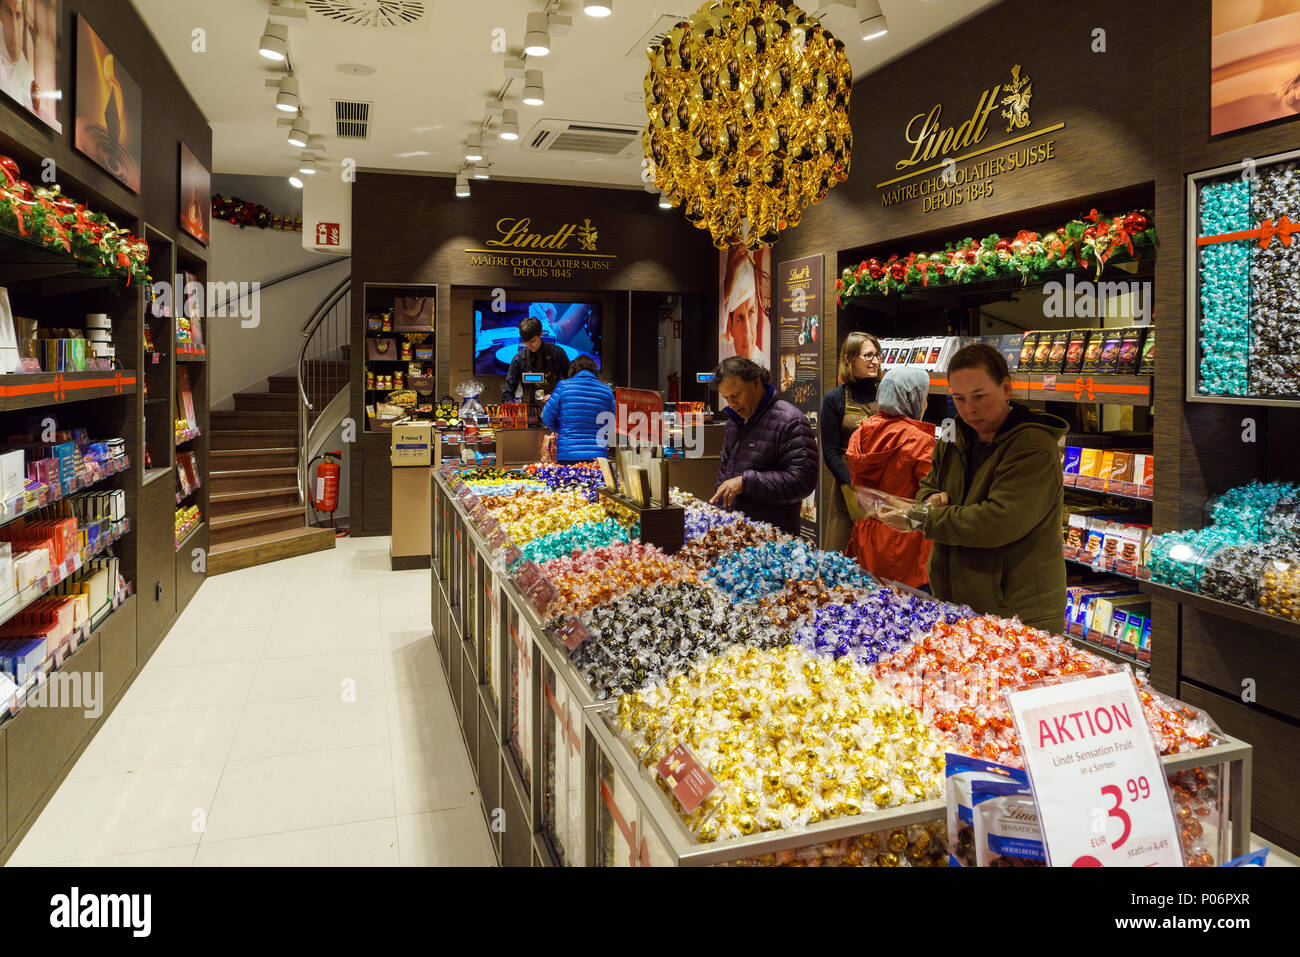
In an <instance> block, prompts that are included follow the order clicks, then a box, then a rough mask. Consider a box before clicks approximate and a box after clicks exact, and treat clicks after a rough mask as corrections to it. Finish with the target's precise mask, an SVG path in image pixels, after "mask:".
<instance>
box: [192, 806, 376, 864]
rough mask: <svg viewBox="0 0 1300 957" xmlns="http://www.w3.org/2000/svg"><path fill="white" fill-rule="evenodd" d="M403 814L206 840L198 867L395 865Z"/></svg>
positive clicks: (197, 860)
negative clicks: (294, 829) (398, 828)
mask: <svg viewBox="0 0 1300 957" xmlns="http://www.w3.org/2000/svg"><path fill="white" fill-rule="evenodd" d="M398 863H399V859H398V850H397V820H396V818H392V817H386V818H381V819H379V820H375V821H358V822H356V823H354V824H334V825H331V826H329V827H309V828H304V829H302V830H300V831H282V832H281V833H279V834H263V835H259V836H257V837H244V838H239V839H236V840H232V841H209V840H206V839H205V840H204V841H203V842H202V843H201V844H200V845H199V850H198V855H197V856H196V857H195V858H194V865H195V866H196V867H394V866H396V865H397V864H398Z"/></svg>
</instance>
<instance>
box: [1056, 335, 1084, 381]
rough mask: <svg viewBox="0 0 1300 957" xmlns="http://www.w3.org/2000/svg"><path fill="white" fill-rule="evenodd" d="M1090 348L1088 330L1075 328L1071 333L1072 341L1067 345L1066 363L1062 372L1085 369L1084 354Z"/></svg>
mask: <svg viewBox="0 0 1300 957" xmlns="http://www.w3.org/2000/svg"><path fill="white" fill-rule="evenodd" d="M1087 350H1088V330H1087V329H1075V330H1074V331H1073V332H1071V333H1070V342H1069V344H1068V345H1067V346H1066V347H1065V365H1064V366H1062V367H1061V371H1062V372H1080V371H1082V369H1083V354H1084V353H1085V352H1087Z"/></svg>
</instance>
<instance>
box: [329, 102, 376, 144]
mask: <svg viewBox="0 0 1300 957" xmlns="http://www.w3.org/2000/svg"><path fill="white" fill-rule="evenodd" d="M372 106H374V104H373V103H362V102H360V101H358V100H335V101H334V132H335V133H336V134H337V135H338V136H340V137H342V138H344V139H349V140H364V139H365V138H366V137H367V136H369V135H370V108H371V107H372Z"/></svg>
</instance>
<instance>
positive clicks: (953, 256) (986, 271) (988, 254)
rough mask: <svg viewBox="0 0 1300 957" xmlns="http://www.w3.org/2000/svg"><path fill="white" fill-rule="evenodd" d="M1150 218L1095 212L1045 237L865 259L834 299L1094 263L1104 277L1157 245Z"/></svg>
mask: <svg viewBox="0 0 1300 957" xmlns="http://www.w3.org/2000/svg"><path fill="white" fill-rule="evenodd" d="M1151 216H1152V213H1151V211H1150V210H1135V211H1133V212H1131V213H1127V214H1126V215H1123V216H1115V217H1111V218H1107V217H1105V216H1103V215H1101V213H1099V212H1097V210H1095V209H1094V210H1092V211H1091V212H1090V213H1089V214H1088V215H1087V216H1085V217H1084V218H1083V219H1072V220H1070V222H1068V223H1066V224H1065V225H1064V226H1062V227H1060V228H1059V229H1058V230H1056V232H1054V233H1047V234H1046V235H1044V236H1039V235H1038V233H1035V232H1030V231H1029V230H1027V229H1022V230H1021V231H1020V232H1019V233H1017V234H1016V237H1015V238H1014V239H1004V238H1003V237H1001V236H998V235H997V234H996V233H994V234H993V235H991V236H986V237H984V239H982V240H979V241H978V242H977V241H976V240H974V239H970V238H967V239H963V240H962V241H961V242H959V243H949V244H948V245H947V246H945V247H944V249H943V251H942V252H937V253H909V254H908V255H906V256H897V255H894V256H890V257H889V258H888V259H886V260H884V261H883V262H882V261H881V260H879V259H866V260H863V261H862V262H861V263H860V264H859V265H858V266H857V268H856V269H855V268H854V267H852V266H849V267H846V268H845V269H844V271H843V272H842V273H840V278H839V279H837V280H835V298H836V301H837V302H838V303H839V305H840V307H841V308H843V307H844V304H845V302H847V301H848V300H850V299H852V298H853V297H855V296H869V295H886V296H887V295H889V294H890V293H897V294H899V295H901V296H903V297H905V298H906V297H907V296H908V294H909V292H910V291H911V290H914V289H917V288H920V287H930V286H954V285H959V284H966V283H973V282H981V281H985V280H991V279H1008V278H1012V277H1016V278H1019V279H1020V280H1021V283H1022V284H1028V283H1029V282H1030V281H1031V280H1038V279H1041V278H1043V277H1044V276H1046V275H1048V274H1050V273H1056V272H1061V271H1062V270H1067V269H1077V268H1084V269H1089V268H1092V267H1093V265H1094V264H1095V265H1096V269H1097V275H1098V276H1100V275H1101V270H1102V267H1103V266H1105V265H1106V263H1108V262H1126V261H1130V260H1132V261H1136V260H1139V259H1141V258H1142V254H1141V249H1140V247H1146V246H1153V245H1155V241H1156V231H1155V228H1154V227H1153V226H1152V225H1151Z"/></svg>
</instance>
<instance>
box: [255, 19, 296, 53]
mask: <svg viewBox="0 0 1300 957" xmlns="http://www.w3.org/2000/svg"><path fill="white" fill-rule="evenodd" d="M257 52H258V53H260V54H262V56H264V57H266V58H267V59H268V60H275V61H277V62H279V61H282V60H284V59H285V57H287V56H288V55H289V28H288V27H286V26H285V25H284V24H283V23H272V22H271V21H270V20H267V21H266V29H265V30H263V31H262V39H261V40H259V41H258V43H257Z"/></svg>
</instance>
